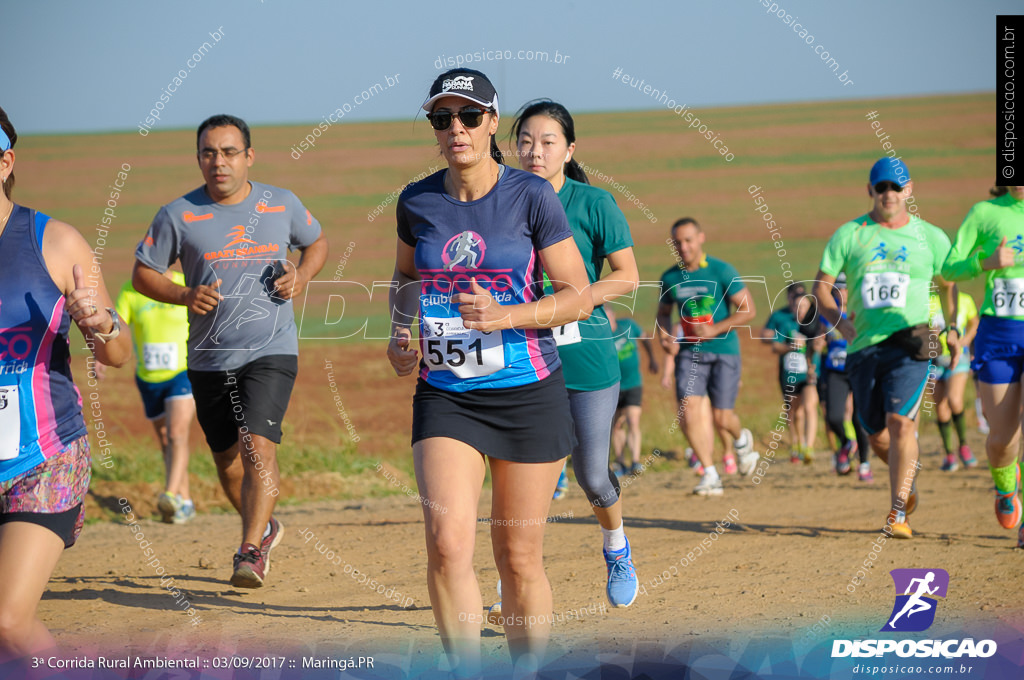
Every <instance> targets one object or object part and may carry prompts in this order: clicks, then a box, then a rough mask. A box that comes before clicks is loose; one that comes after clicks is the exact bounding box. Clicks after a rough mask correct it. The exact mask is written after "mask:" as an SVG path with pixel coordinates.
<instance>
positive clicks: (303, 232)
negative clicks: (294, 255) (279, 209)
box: [288, 194, 320, 250]
mask: <svg viewBox="0 0 1024 680" xmlns="http://www.w3.org/2000/svg"><path fill="white" fill-rule="evenodd" d="M288 212H289V214H290V215H291V232H290V233H289V235H288V250H297V249H299V248H305V247H307V246H309V245H312V243H313V241H316V240H317V239H318V238H320V222H319V220H317V219H316V218H315V217H313V213H311V212H309V210H307V209H306V206H304V205H302V201H300V200H299V197H298V196H296V195H295V194H291V195H290V196H289V206H288Z"/></svg>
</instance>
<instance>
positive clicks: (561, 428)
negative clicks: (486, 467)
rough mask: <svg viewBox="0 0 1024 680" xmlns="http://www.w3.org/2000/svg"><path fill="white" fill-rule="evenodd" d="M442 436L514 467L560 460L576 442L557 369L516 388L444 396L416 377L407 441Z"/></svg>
mask: <svg viewBox="0 0 1024 680" xmlns="http://www.w3.org/2000/svg"><path fill="white" fill-rule="evenodd" d="M430 437H447V438H449V439H456V440H458V441H460V442H463V443H465V444H469V445H470V446H472V447H473V448H474V449H476V450H477V451H479V452H480V453H482V454H484V455H485V456H490V457H491V458H499V459H501V460H508V461H512V462H516V463H549V462H551V461H555V460H561V459H562V458H565V457H566V456H568V455H569V454H570V453H572V449H573V447H574V446H575V444H576V437H575V435H574V434H573V429H572V415H571V414H570V412H569V394H568V392H567V391H566V389H565V380H564V378H563V377H562V369H561V368H559V369H558V370H557V371H555V372H554V373H552V374H551V375H550V376H548V377H547V378H545V379H544V380H541V381H539V382H535V383H531V384H529V385H521V386H519V387H505V388H500V389H479V390H469V391H468V392H449V391H448V390H442V389H439V388H437V387H434V386H433V385H431V384H429V383H427V382H426V381H424V380H423V379H420V380H419V381H418V382H417V383H416V394H415V395H414V396H413V399H412V443H413V444H415V443H416V442H418V441H420V440H422V439H428V438H430Z"/></svg>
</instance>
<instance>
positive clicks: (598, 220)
mask: <svg viewBox="0 0 1024 680" xmlns="http://www.w3.org/2000/svg"><path fill="white" fill-rule="evenodd" d="M558 199H559V200H560V201H561V202H562V207H563V208H565V216H566V217H568V218H569V226H570V227H571V228H572V236H573V239H574V240H575V241H576V247H577V248H578V249H579V251H580V255H581V256H582V257H583V264H584V266H585V267H586V269H587V279H588V280H589V281H590V283H595V282H597V281H599V280H600V279H601V270H602V269H603V267H604V261H605V258H607V257H608V255H610V254H612V253H614V252H616V251H619V250H623V249H625V248H632V247H633V238H632V236H630V233H629V223H628V222H627V221H626V216H625V215H623V214H622V211H621V210H620V209H619V206H618V205H616V204H615V198H614V197H613V196H612V195H611V194H610V193H608V192H607V191H605V190H604V189H600V188H598V187H592V186H590V185H589V184H583V183H582V182H576V181H574V180H571V179H569V178H568V177H567V178H566V179H565V184H563V185H562V188H561V189H560V190H559V192H558ZM576 325H577V327H578V331H579V340H578V341H577V342H572V343H569V344H560V345H559V346H558V356H559V358H560V359H561V360H562V374H563V375H564V376H565V386H566V387H567V388H569V389H570V390H578V391H581V392H594V391H597V390H603V389H607V388H609V387H611V386H612V385H614V384H616V383H618V382H619V376H620V372H619V358H618V354H617V353H616V351H615V343H614V341H613V340H612V333H611V325H610V324H609V323H608V317H607V316H605V313H604V308H603V307H600V306H598V307H595V308H594V312H593V313H592V314H591V315H590V318H589V319H586V320H584V321H578V322H577V323H576ZM559 330H560V329H555V337H556V338H558V335H559Z"/></svg>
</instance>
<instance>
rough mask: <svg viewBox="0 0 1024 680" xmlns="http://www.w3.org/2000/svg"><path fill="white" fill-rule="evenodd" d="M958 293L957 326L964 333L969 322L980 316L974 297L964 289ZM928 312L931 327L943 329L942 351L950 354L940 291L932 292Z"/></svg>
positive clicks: (941, 335)
mask: <svg viewBox="0 0 1024 680" xmlns="http://www.w3.org/2000/svg"><path fill="white" fill-rule="evenodd" d="M957 293H958V295H957V303H956V327H957V328H958V329H960V332H961V333H964V332H965V331H966V330H967V323H968V322H969V321H970V320H971V319H974V318H976V317H977V316H978V306H977V305H975V304H974V298H972V297H971V296H970V295H968V294H967V293H965V292H963V291H962V290H960V291H957ZM928 314H929V316H930V318H931V320H930V321H929V323H930V324H931V327H932V328H935V329H938V330H939V331H941V333H940V334H939V342H940V343H942V353H943V354H949V346H948V345H947V344H946V317H945V314H944V313H943V311H942V298H940V297H939V295H938V293H932V294H931V295H930V296H929V297H928Z"/></svg>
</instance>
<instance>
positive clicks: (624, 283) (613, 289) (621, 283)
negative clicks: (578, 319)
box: [590, 248, 640, 307]
mask: <svg viewBox="0 0 1024 680" xmlns="http://www.w3.org/2000/svg"><path fill="white" fill-rule="evenodd" d="M607 259H608V266H609V267H610V268H611V271H610V272H608V273H607V274H606V275H605V276H603V277H601V279H600V280H599V281H597V282H596V283H594V284H591V286H590V294H591V295H592V296H593V298H594V306H595V307H597V306H598V305H603V304H604V303H605V302H608V301H609V300H614V299H615V298H617V297H622V296H624V295H632V294H633V292H634V291H636V287H637V285H638V284H639V282H640V273H639V272H638V271H637V268H636V258H635V257H633V249H632V248H623V249H622V250H616V251H615V252H614V253H610V254H609V255H608V258H607Z"/></svg>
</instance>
